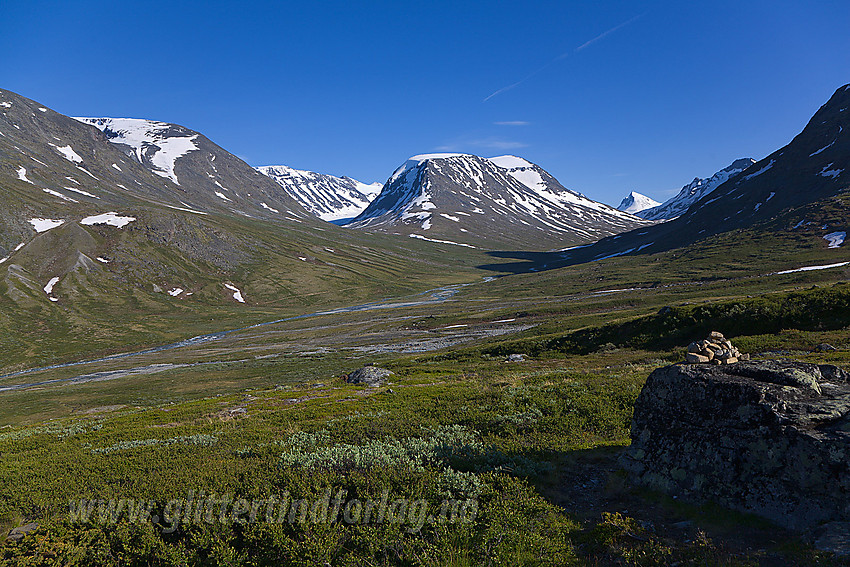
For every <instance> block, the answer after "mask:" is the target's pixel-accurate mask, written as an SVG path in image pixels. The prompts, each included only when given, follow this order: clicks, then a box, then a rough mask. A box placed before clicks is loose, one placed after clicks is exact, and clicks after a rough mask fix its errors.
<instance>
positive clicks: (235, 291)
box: [224, 283, 245, 303]
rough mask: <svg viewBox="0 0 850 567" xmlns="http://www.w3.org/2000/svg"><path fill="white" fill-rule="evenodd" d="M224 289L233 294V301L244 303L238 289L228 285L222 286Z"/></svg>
mask: <svg viewBox="0 0 850 567" xmlns="http://www.w3.org/2000/svg"><path fill="white" fill-rule="evenodd" d="M224 287H226V288H227V289H229V290H230V291H232V292H233V299H235V300H236V301H238V302H239V303H245V298H244V297H242V292H241V291H240V290H239V288H238V287H236V286H235V285H233V284H229V283H226V284H224Z"/></svg>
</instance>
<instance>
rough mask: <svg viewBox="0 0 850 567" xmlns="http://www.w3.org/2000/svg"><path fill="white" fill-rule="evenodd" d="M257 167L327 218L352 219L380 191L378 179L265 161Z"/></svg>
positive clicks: (307, 207)
mask: <svg viewBox="0 0 850 567" xmlns="http://www.w3.org/2000/svg"><path fill="white" fill-rule="evenodd" d="M257 171H259V172H260V173H263V174H264V175H268V176H269V177H271V178H272V179H274V180H275V181H277V182H278V184H280V186H281V187H283V189H284V190H285V191H286V192H287V193H288V194H289V196H291V197H292V198H293V199H295V200H296V201H298V202H299V203H300V204H301V206H302V207H304V208H305V209H307V211H308V212H310V213H312V214H313V215H315V216H317V217H319V218H320V219H322V220H326V221H328V222H340V221H345V220H351V219H353V218H354V217H356V216H357V215H359V214H360V213H362V212H363V210H364V209H365V208H366V207H368V206H369V203H371V202H372V199H374V198H375V196H377V195H378V193H380V192H381V187H382V185H381V184H380V183H372V184H366V183H361V182H360V181H357V180H355V179H351V178H350V177H335V176H333V175H326V174H323V173H315V172H312V171H303V170H300V169H293V168H291V167H287V166H285V165H264V166H261V167H258V168H257Z"/></svg>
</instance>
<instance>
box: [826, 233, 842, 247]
mask: <svg viewBox="0 0 850 567" xmlns="http://www.w3.org/2000/svg"><path fill="white" fill-rule="evenodd" d="M846 238H847V233H846V232H830V233H829V234H827V235H825V236H824V237H823V239H824V240H826V241H827V242H828V243H829V246H828V248H838V247H840V246H841V245H842V244H844V240H845V239H846Z"/></svg>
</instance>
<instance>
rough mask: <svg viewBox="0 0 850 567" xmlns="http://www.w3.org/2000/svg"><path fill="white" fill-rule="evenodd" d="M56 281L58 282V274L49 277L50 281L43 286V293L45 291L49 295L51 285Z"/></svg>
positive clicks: (51, 288)
mask: <svg viewBox="0 0 850 567" xmlns="http://www.w3.org/2000/svg"><path fill="white" fill-rule="evenodd" d="M58 283H59V276H56V277H53V278H50V281H49V282H47V285H46V286H44V293H46V294H47V295H50V294H51V293H53V287H54V286H55V285H56V284H58Z"/></svg>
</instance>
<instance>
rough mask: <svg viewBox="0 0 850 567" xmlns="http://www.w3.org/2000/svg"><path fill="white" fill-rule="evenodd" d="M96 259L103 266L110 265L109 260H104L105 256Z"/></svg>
mask: <svg viewBox="0 0 850 567" xmlns="http://www.w3.org/2000/svg"><path fill="white" fill-rule="evenodd" d="M95 259H96V260H97V261H98V262H101V263H103V264H108V263H109V260H107V259H106V258H104V257H103V256H98V257H97V258H95Z"/></svg>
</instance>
